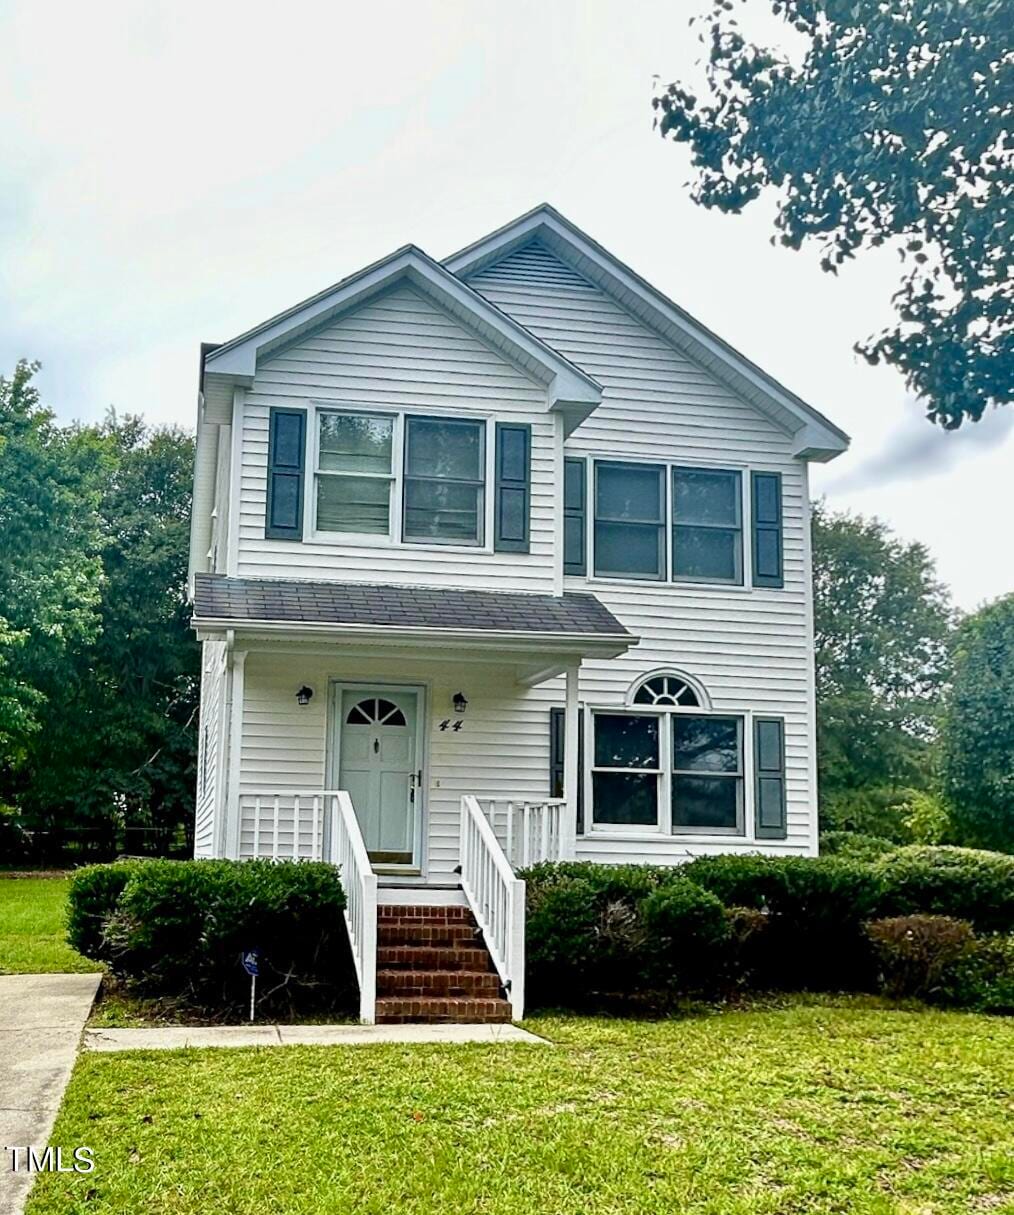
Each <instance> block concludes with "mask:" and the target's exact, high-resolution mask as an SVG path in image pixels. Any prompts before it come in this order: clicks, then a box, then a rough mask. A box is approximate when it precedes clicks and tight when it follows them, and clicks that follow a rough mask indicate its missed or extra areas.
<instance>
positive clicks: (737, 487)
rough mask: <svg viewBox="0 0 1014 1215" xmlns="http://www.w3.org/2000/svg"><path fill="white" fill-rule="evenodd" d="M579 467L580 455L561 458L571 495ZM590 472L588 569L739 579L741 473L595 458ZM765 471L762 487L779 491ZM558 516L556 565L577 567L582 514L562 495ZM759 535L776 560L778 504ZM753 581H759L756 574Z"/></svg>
mask: <svg viewBox="0 0 1014 1215" xmlns="http://www.w3.org/2000/svg"><path fill="white" fill-rule="evenodd" d="M585 467H586V464H585V461H583V460H577V459H568V461H567V469H566V472H567V477H568V484H569V485H570V486H571V487H573V491H572V493H571V494H570V498H572V499H573V500H574V501H581V500H582V499H581V497H580V495H579V494H578V493H577V490H578V488H579V487H580V486H582V485H583V480H584V473H583V470H584V469H585ZM592 475H593V478H594V480H593V483H592V484H593V489H592V493H591V494H590V499H591V503H592V528H591V570H592V572H593V574H594V575H595V577H599V578H624V579H628V578H629V579H644V580H650V581H656V582H662V581H670V580H671V581H674V582H710V583H725V584H728V585H732V586H739V585H742V583H743V581H744V567H743V547H744V544H743V519H744V503H743V494H744V478H743V474H742V473H741V472H739V471H737V470H735V469H712V468H689V467H684V466H682V465H676V464H647V463H634V462H629V463H627V462H623V461H618V460H597V461H595V462H594V464H593V466H592ZM757 475H758V474H755V477H756V476H757ZM765 475H766V476H767V477H768V478H769V479H770V480H771V482H772V488H771V491H770V492H771V493H777V494H778V495H779V496H780V492H781V485H780V478H779V477H778V475H777V474H765ZM564 515H565V518H564V548H565V555H564V570H565V572H566V573H583V572H584V567H583V565H582V553H581V547H582V545H583V543H584V542H585V534H584V525H583V515H582V512H581V510H580V509H579V508H577V507H575V506H573V505H571V503H570V499H568V502H567V503H566V504H565V511H564ZM755 524H756V521H755ZM765 540H766V542H767V544H768V547H769V548H774V547H776V546H777V548H778V552H779V562H780V546H781V515H780V510H779V515H778V520H777V525H776V526H773V527H772V530H771V534H770V536H766V537H765ZM780 569H781V567H780V564H779V566H778V577H777V579H774V580H772V581H770V582H767V583H764V585H772V586H775V585H777V586H780V585H781V574H780ZM755 573H756V571H755ZM755 582H757V584H758V585H760V584H761V583H760V582H759V581H758V580H757V579H756V578H755Z"/></svg>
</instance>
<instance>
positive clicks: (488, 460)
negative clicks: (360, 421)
mask: <svg viewBox="0 0 1014 1215" xmlns="http://www.w3.org/2000/svg"><path fill="white" fill-rule="evenodd" d="M322 413H340V414H352V415H355V416H360V417H389V418H393V420H394V432H393V435H392V445H391V469H392V471H391V480H392V489H391V506H390V510H389V512H388V530H387V533H386V534H385V533H384V532H332V531H322V530H320V529H319V528H318V527H317V472H318V467H319V463H320V423H319V421H318V417H319V415H320V414H322ZM307 414H308V417H307V426H308V427H312V428H313V429H312V438H311V437H309V436H308V438H307V447H308V450H307V453H306V468H307V476H306V477H305V478H304V480H305V482H306V484H305V486H304V491H303V517H304V518H305V519H306V520H308V526H307V528H306V533H305V536H304V539H305V540H307V541H309V542H311V543H313V544H320V545H326V546H329V547H348V548H374V549H388V548H411V549H419V548H426V547H431V548H436V549H439V550H440V551H441V552H459V553H477V552H479V553H493V551H494V550H493V534H494V532H493V529H494V523H495V520H494V516H493V511H494V508H495V498H496V495H495V493H494V492H492V491H491V487H492V486H494V483H495V473H496V469H495V465H494V456H495V452H494V448H495V444H494V443H492V442H491V441H490V434H491V430H492V428H493V426H494V425H495V423H496V421H497V420H500V421H504V420H507V421H510V420H511V419H510V418H506V419H505V418H504V417H503V416H498V415H496V414H492V413H486V412H482V411H478V410H467V411H466V410H462V411H461V413H460V414H454V415H449V414H448V413H447V409H446V408H444V409H430V408H427V407H426V406H424V405H419V406H410V407H406V408H398V407H394V408H391V407H381V406H375V405H370V404H364V403H360V402H356V401H339V402H333V401H321V400H314V401H311V402H310V403H309V407H308V408H307ZM410 417H412V418H425V419H427V420H433V421H449V422H474V423H477V424H479V425H481V426H482V448H483V458H482V472H483V477H484V481H483V487H484V492H483V505H482V509H481V511H480V521H481V525H482V536H483V540H482V543H481V544H463V543H460V542H459V541H456V540H455V541H450V540H449V541H441V540H436V539H433V538H432V537H427V538H425V539H418V540H417V539H405V537H404V482H405V476H404V467H405V432H406V429H407V427H406V420H407V419H408V418H410ZM311 444H312V448H311V446H310V445H311ZM311 461H312V463H311ZM324 475H325V476H328V475H330V476H335V475H337V476H360V475H363V476H366V475H368V474H359V473H337V474H335V473H329V472H327V471H326V470H325V473H324ZM373 475H374V476H375V477H378V478H382V477H384V476H386V474H384V473H375V474H373ZM515 556H516V554H515Z"/></svg>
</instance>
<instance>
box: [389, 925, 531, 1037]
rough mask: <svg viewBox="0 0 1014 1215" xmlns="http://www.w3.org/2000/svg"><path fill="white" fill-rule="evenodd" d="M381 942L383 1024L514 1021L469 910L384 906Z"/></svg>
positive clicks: (497, 976)
mask: <svg viewBox="0 0 1014 1215" xmlns="http://www.w3.org/2000/svg"><path fill="white" fill-rule="evenodd" d="M377 936H378V945H377V1021H378V1023H381V1024H388V1025H391V1024H398V1023H404V1022H409V1021H426V1022H432V1023H445V1024H448V1023H462V1022H475V1021H478V1022H504V1021H510V1019H511V1007H510V1004H509V1003H508V1001H507V1000H505V999H504V998H503V996H502V994H501V989H500V978H499V975H497V973H496V970H495V968H494V967H493V963H492V959H491V958H490V956H489V951H488V950H487V949H486V947H485V944H484V943H483V941H482V937H481V934H480V933H479V931H478V927H477V925H476V923H475V920H474V919H473V917H472V913H471V911H470V910H469V909H468V908H467V907H436V906H426V905H423V904H420V905H418V906H402V905H400V904H399V905H392V904H382V905H381V906H380V907H378V909H377Z"/></svg>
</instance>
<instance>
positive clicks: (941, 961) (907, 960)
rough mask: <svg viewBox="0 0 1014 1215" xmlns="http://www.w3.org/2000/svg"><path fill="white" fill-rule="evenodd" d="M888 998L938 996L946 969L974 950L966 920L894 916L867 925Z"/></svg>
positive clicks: (970, 929)
mask: <svg viewBox="0 0 1014 1215" xmlns="http://www.w3.org/2000/svg"><path fill="white" fill-rule="evenodd" d="M867 932H868V933H869V936H870V939H871V941H872V942H873V948H874V952H875V954H876V957H877V962H878V965H879V969H880V981H881V985H882V987H883V989H884V991H885V992H886V993H887V994H888V995H890V996H896V997H898V996H916V997H918V998H919V999H923V1000H927V999H931V998H933V997H934V996H937V995H939V994H940V993H941V991H942V987H943V981H944V977H945V975H946V974H947V971H948V968H949V967H952V966H953V965H954V963H956V962H957V961H958V960H959V959H960V958H962V957H963V956H966V955H970V954H971V953H972V952H973V951H974V948H975V934H974V932H973V931H972V926H971V924H969V923H968V921H967V920H955V919H952V918H951V917H950V916H943V915H908V916H893V917H890V918H887V919H882V920H873V921H872V922H871V923H870V924H868V925H867Z"/></svg>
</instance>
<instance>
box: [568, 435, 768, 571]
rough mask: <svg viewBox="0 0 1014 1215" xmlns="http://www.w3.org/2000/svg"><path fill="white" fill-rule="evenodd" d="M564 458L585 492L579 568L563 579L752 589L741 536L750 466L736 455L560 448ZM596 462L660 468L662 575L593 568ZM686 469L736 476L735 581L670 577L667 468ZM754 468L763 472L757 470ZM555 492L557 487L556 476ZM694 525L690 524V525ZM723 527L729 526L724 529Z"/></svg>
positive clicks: (746, 523)
mask: <svg viewBox="0 0 1014 1215" xmlns="http://www.w3.org/2000/svg"><path fill="white" fill-rule="evenodd" d="M564 460H565V461H566V460H580V461H582V462H583V463H584V465H585V484H586V486H587V491H586V496H585V497H586V511H585V515H586V527H585V536H584V540H585V554H584V555H585V573H584V574H576V573H568V572H567V571H566V570H564V577H566V578H581V579H582V580H583V581H584V582H585V583H586V584H590V585H595V584H596V583H602V584H606V585H609V584H612V583H616V582H630V583H633V584H635V585H640V584H642V583H645V582H651V583H662V584H664V585H669V586H679V587H685V588H690V589H693V588H705V587H714V588H717V589H719V590H722V591H726V592H731V593H732V594H737V595H739V594H745V593H748V592H750V591H752V590H754V589H755V587H754V585H753V553H752V543H747V540H746V537H747V534H748V533H749V534H750V535H751V536H752V534H753V511H752V503H751V499H750V492H749V484H750V473H751V471H753V466H752V465H750V464H747V463H745V462H742V461H738V460H725V461H721V462H718V461H713V462H712V461H706V460H699V461H695V460H686V459H671V460H665V459H663V460H659V459H653V458H650V457H647V456H624V457H623V458H622V459H614V458H610V457H608V456H602V455H601V454H598V453H595V452H590V451H571V450H569V449H566V448H565V449H564ZM599 464H631V465H639V466H641V467H645V466H647V467H654V468H662V469H664V485H663V494H664V496H665V502H664V512H663V513H664V521H665V553H664V554H663V562H664V567H665V575H664V577H661V578H650V577H647V576H642V577H638V576H637V575H633V574H604V573H599V572H598V571H597V570H596V567H595V508H596V500H597V483H598V466H599ZM677 468H680V469H686V470H687V471H689V472H724V473H735V474H736V475H737V476H738V478H739V519H740V523H739V528H738V530H739V535H740V561H739V572H740V577H739V579H738V580H737V581H727V580H725V579H711V578H689V577H685V576H681V577H679V578H676V577H674V576H673V541H674V536H675V523H674V520H673V512H672V503H673V493H672V486H673V470H674V469H677ZM760 471H764V470H763V469H762V470H760ZM560 492H561V495H562V492H563V486H562V481H561V491H560ZM692 526H696V525H692ZM725 530H729V529H727V528H726V529H725ZM560 561H561V563H562V561H563V553H562V552H561V554H560Z"/></svg>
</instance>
